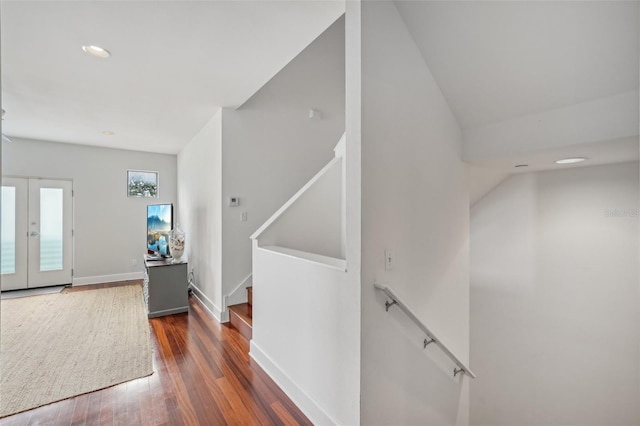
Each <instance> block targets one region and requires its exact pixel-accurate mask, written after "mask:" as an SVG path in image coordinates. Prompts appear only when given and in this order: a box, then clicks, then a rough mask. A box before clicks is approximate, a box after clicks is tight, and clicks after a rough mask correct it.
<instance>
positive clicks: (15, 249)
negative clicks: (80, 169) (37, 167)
mask: <svg viewBox="0 0 640 426" xmlns="http://www.w3.org/2000/svg"><path fill="white" fill-rule="evenodd" d="M0 206H1V212H0V222H1V225H0V226H1V229H0V239H1V240H2V247H1V258H0V272H1V273H2V279H1V282H2V290H3V291H4V290H17V289H24V288H33V287H44V286H50V285H58V284H69V283H71V280H72V254H73V228H72V227H73V217H72V214H73V213H72V210H73V201H72V182H71V181H67V180H53V179H27V178H2V200H1V203H0Z"/></svg>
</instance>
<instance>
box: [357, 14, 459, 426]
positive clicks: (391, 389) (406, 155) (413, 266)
mask: <svg viewBox="0 0 640 426" xmlns="http://www.w3.org/2000/svg"><path fill="white" fill-rule="evenodd" d="M348 140H349V135H347V141H348ZM461 141H462V135H461V130H460V128H459V126H458V124H457V123H456V121H455V119H454V117H453V115H452V113H451V111H450V109H449V107H448V105H447V103H446V101H445V100H444V97H443V95H442V93H441V92H440V90H439V88H438V86H437V84H436V82H435V81H434V79H433V76H432V75H431V73H430V71H429V68H428V67H427V65H426V64H425V62H424V61H423V59H422V57H421V55H420V52H419V51H418V49H417V47H416V46H415V43H414V41H413V40H412V38H411V37H410V35H409V33H408V32H407V29H406V27H405V25H404V22H403V21H402V19H401V17H400V16H399V14H398V12H397V10H396V8H395V5H394V4H393V2H363V3H362V322H361V323H362V343H361V345H362V346H361V353H362V368H361V375H362V378H361V383H362V387H361V393H362V405H361V410H362V411H361V421H362V423H363V424H421V425H425V424H438V425H445V424H455V423H456V422H459V423H464V422H465V421H466V418H467V411H468V410H467V403H468V389H467V385H466V384H467V382H468V380H469V379H468V378H466V377H464V376H462V375H458V376H457V377H456V378H454V377H453V374H452V373H453V368H454V363H453V362H452V361H450V360H448V359H443V356H442V354H441V353H440V352H439V350H438V349H437V348H434V347H429V348H428V349H427V350H423V349H422V340H423V338H424V336H423V335H421V334H420V333H418V332H417V329H416V328H415V327H414V326H413V325H412V323H411V322H410V321H409V320H407V318H406V317H405V316H403V314H402V313H400V312H398V311H397V310H393V308H392V310H391V311H390V313H386V312H385V309H384V301H385V297H384V296H383V295H382V294H381V293H380V292H376V291H375V290H374V288H373V282H374V281H379V282H384V283H386V284H387V285H389V286H390V287H391V288H393V289H394V291H396V293H397V294H398V295H399V296H400V297H402V298H403V299H404V300H405V301H406V303H407V304H408V305H409V306H410V307H411V308H412V309H413V310H414V311H415V312H416V313H417V315H418V316H419V317H420V318H421V319H422V320H423V321H424V322H425V323H426V324H427V325H428V326H429V327H430V328H432V329H433V330H434V332H435V333H437V334H438V335H439V336H441V339H443V340H444V341H445V342H446V343H447V344H448V345H449V346H450V347H451V348H452V350H453V351H454V353H456V354H457V356H458V357H459V358H461V359H462V360H463V361H468V358H469V342H468V341H469V281H468V261H469V253H468V238H469V192H468V181H467V169H466V166H465V164H464V163H463V162H462V161H461V160H460V156H461ZM385 249H391V250H392V251H393V254H394V260H393V261H394V264H395V265H394V267H393V269H392V270H390V271H385V269H384V250H385Z"/></svg>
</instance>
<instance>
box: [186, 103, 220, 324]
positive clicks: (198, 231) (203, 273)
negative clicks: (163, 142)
mask: <svg viewBox="0 0 640 426" xmlns="http://www.w3.org/2000/svg"><path fill="white" fill-rule="evenodd" d="M177 174H178V207H179V208H178V217H177V221H178V223H179V224H180V226H181V227H182V230H183V231H185V233H186V249H185V254H186V257H187V259H188V261H189V270H190V271H191V270H193V274H194V278H195V288H194V290H195V291H196V295H197V296H198V298H200V300H202V302H203V303H204V304H205V305H206V306H207V307H208V308H209V310H211V312H212V313H213V314H214V315H215V316H217V317H218V319H220V311H221V306H222V262H221V259H222V210H221V209H222V195H221V191H222V189H221V188H222V178H221V176H222V111H221V110H219V111H218V112H217V113H216V114H215V115H214V116H213V117H212V118H211V119H210V120H209V121H208V122H207V124H206V125H205V126H204V127H203V128H202V129H201V130H200V132H198V134H197V135H196V136H194V138H193V139H192V140H191V141H189V143H188V144H187V145H185V147H184V148H183V149H182V150H181V151H180V153H179V154H178V172H177Z"/></svg>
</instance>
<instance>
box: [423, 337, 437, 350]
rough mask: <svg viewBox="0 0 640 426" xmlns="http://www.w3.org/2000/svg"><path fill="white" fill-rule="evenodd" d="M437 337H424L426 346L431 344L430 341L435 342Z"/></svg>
mask: <svg viewBox="0 0 640 426" xmlns="http://www.w3.org/2000/svg"><path fill="white" fill-rule="evenodd" d="M435 342H436V339H433V338H429V339H424V347H425V348H426V347H427V345H429V344H430V343H435Z"/></svg>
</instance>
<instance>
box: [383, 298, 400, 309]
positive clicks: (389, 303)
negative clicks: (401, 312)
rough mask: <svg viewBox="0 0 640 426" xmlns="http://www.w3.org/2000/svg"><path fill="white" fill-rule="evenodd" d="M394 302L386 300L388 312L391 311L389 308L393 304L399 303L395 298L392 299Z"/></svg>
mask: <svg viewBox="0 0 640 426" xmlns="http://www.w3.org/2000/svg"><path fill="white" fill-rule="evenodd" d="M391 300H392V302H389V301H388V300H387V301H386V302H384V307H385V309H386V310H387V312H389V308H390V307H392V306H393V305H397V304H398V301H397V300H395V299H391Z"/></svg>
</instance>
